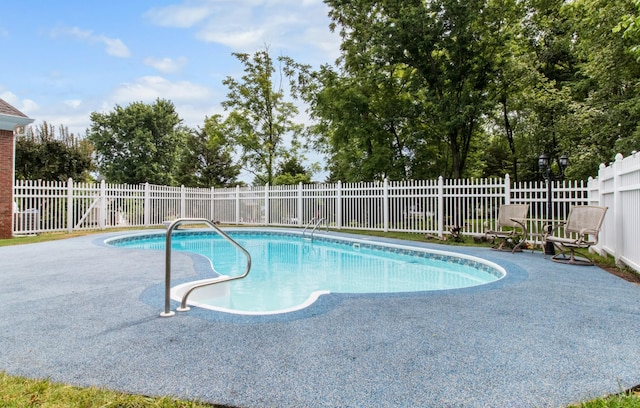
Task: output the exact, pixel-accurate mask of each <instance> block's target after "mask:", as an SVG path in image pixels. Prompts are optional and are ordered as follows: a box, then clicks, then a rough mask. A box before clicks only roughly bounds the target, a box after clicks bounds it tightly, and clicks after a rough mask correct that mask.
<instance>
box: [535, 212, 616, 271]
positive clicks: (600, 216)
mask: <svg viewBox="0 0 640 408" xmlns="http://www.w3.org/2000/svg"><path fill="white" fill-rule="evenodd" d="M607 208H608V207H599V206H594V205H576V206H573V207H571V209H570V210H569V215H568V216H567V220H566V221H565V222H562V223H558V224H555V225H553V224H552V225H551V227H552V229H551V232H546V233H545V235H544V238H543V241H544V243H545V244H546V243H547V242H552V243H553V245H554V246H555V247H556V248H558V250H559V251H560V253H559V254H556V255H554V256H552V257H551V259H552V260H553V261H555V262H561V263H567V264H572V265H584V266H590V265H593V264H594V263H593V261H592V260H591V259H589V258H586V256H585V257H584V258H576V256H575V250H576V249H578V248H589V247H590V246H592V245H595V244H597V243H598V235H599V233H600V227H601V226H602V222H603V221H604V216H605V214H606V213H607ZM560 226H564V233H563V234H562V236H561V237H559V236H554V235H552V234H553V231H555V230H556V229H557V228H558V227H560ZM548 227H549V226H546V227H545V231H549V228H548ZM567 252H569V256H568V257H567Z"/></svg>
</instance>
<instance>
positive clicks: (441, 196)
mask: <svg viewBox="0 0 640 408" xmlns="http://www.w3.org/2000/svg"><path fill="white" fill-rule="evenodd" d="M438 236H439V237H440V238H442V237H443V236H444V178H442V176H440V177H438Z"/></svg>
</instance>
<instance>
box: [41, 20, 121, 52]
mask: <svg viewBox="0 0 640 408" xmlns="http://www.w3.org/2000/svg"><path fill="white" fill-rule="evenodd" d="M51 35H52V36H53V37H58V36H60V35H67V36H71V37H74V38H77V39H79V40H83V41H86V42H87V43H89V44H92V43H102V44H104V45H105V46H106V48H105V52H106V53H107V54H109V55H111V56H113V57H118V58H128V57H130V56H131V51H129V48H128V47H127V46H126V45H125V44H124V43H123V42H122V40H120V39H119V38H111V37H107V36H106V35H98V34H94V33H93V32H92V31H90V30H83V29H80V28H78V27H58V28H56V29H54V30H53V31H52V32H51Z"/></svg>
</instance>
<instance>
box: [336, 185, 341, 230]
mask: <svg viewBox="0 0 640 408" xmlns="http://www.w3.org/2000/svg"><path fill="white" fill-rule="evenodd" d="M336 227H337V228H338V229H341V228H342V181H340V180H338V184H337V185H336Z"/></svg>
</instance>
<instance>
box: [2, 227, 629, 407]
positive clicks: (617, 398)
mask: <svg viewBox="0 0 640 408" xmlns="http://www.w3.org/2000/svg"><path fill="white" fill-rule="evenodd" d="M344 232H350V233H358V234H362V235H375V236H382V237H387V238H398V239H407V240H414V241H422V240H424V235H423V234H412V233H382V232H371V231H344ZM91 233H95V231H82V232H74V233H54V234H41V235H34V236H28V237H20V238H12V239H0V247H2V246H8V245H20V244H31V243H38V242H46V241H51V240H56V239H65V238H71V237H77V236H82V235H87V234H91ZM443 243H447V244H452V243H453V242H450V241H443ZM455 244H458V245H477V243H475V242H474V241H473V240H471V239H468V238H467V239H465V240H463V242H458V243H455ZM596 262H597V263H598V265H600V266H603V267H606V268H608V269H620V268H617V267H616V266H615V265H614V263H613V262H612V260H611V259H610V258H603V257H596ZM627 273H628V274H630V275H631V276H632V278H631V279H628V280H633V279H634V278H633V277H634V276H635V277H638V275H637V274H636V273H635V272H632V271H631V272H629V271H627ZM637 282H640V279H639V280H638V281H637ZM0 406H1V407H3V408H23V407H24V408H26V407H47V408H63V407H64V408H75V407H77V408H90V407H103V408H147V407H149V408H212V407H220V408H222V407H223V406H220V405H211V404H204V403H200V402H196V401H180V400H176V399H173V398H169V397H160V398H154V397H146V396H141V395H129V394H124V393H120V392H115V391H110V390H105V389H101V388H96V387H90V388H79V387H72V386H69V385H64V384H57V383H53V382H51V381H48V380H33V379H27V378H22V377H16V376H10V375H7V374H6V373H4V372H1V371H0ZM572 407H580V408H640V391H639V390H636V391H633V390H632V391H628V392H621V393H620V394H617V395H612V396H606V397H603V398H599V399H595V400H593V401H587V402H583V403H580V404H578V405H572ZM247 408H249V407H247Z"/></svg>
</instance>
